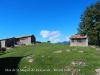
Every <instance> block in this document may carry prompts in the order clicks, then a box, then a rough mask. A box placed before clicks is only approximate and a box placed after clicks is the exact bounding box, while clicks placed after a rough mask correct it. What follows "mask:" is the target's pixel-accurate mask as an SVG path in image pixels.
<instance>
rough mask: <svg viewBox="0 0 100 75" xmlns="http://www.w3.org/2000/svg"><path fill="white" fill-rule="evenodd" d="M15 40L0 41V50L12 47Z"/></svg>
mask: <svg viewBox="0 0 100 75" xmlns="http://www.w3.org/2000/svg"><path fill="white" fill-rule="evenodd" d="M15 40H16V38H14V37H13V38H6V39H2V40H0V45H1V46H0V47H1V48H6V47H14V42H15Z"/></svg>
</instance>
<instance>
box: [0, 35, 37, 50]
mask: <svg viewBox="0 0 100 75" xmlns="http://www.w3.org/2000/svg"><path fill="white" fill-rule="evenodd" d="M35 41H36V38H35V36H34V35H27V36H20V37H16V38H15V37H12V38H6V39H2V40H0V47H1V48H7V47H15V46H16V45H17V46H20V45H30V44H35Z"/></svg>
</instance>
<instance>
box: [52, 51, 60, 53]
mask: <svg viewBox="0 0 100 75" xmlns="http://www.w3.org/2000/svg"><path fill="white" fill-rule="evenodd" d="M61 52H62V51H55V52H53V53H61Z"/></svg>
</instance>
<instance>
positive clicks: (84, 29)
mask: <svg viewBox="0 0 100 75" xmlns="http://www.w3.org/2000/svg"><path fill="white" fill-rule="evenodd" d="M80 18H81V22H80V24H79V27H78V34H81V35H86V34H87V35H88V37H89V40H90V41H89V43H90V42H91V43H92V44H97V45H99V46H100V0H98V1H97V2H96V3H94V4H91V5H90V6H87V7H86V10H85V11H84V13H83V14H82V15H81V17H80ZM94 41H95V42H94ZM91 43H90V44H91Z"/></svg>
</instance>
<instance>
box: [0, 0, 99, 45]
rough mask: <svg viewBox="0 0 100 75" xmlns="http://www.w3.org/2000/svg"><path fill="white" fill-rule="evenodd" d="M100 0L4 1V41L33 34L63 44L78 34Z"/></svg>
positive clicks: (1, 15) (0, 18) (1, 2)
mask: <svg viewBox="0 0 100 75" xmlns="http://www.w3.org/2000/svg"><path fill="white" fill-rule="evenodd" d="M97 1H98V0H81V1H80V0H76V1H70V0H0V9H1V10H0V25H1V29H0V34H1V36H0V39H5V38H10V37H18V36H23V35H29V34H33V35H34V36H35V37H36V40H37V41H41V42H47V41H51V42H53V43H55V42H62V41H69V37H70V36H71V35H73V34H76V33H77V28H78V24H79V23H80V21H81V20H80V16H81V14H82V13H83V12H84V10H85V9H86V7H87V6H89V5H90V4H92V3H95V2H97Z"/></svg>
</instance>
